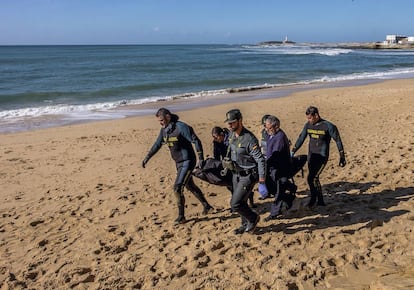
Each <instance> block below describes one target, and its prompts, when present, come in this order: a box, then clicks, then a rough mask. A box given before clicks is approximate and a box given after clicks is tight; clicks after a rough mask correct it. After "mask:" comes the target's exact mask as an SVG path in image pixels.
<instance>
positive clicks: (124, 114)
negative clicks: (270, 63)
mask: <svg viewBox="0 0 414 290" xmlns="http://www.w3.org/2000/svg"><path fill="white" fill-rule="evenodd" d="M396 79H410V78H396ZM384 81H388V79H363V80H346V81H335V82H327V83H320V82H317V83H308V84H287V85H281V86H270V85H269V86H267V85H263V86H251V87H241V88H234V89H227V90H224V91H227V93H226V94H217V95H208V96H196V97H191V96H189V97H183V98H172V99H171V100H158V101H154V102H149V103H143V104H137V105H134V104H131V105H125V106H121V107H118V108H116V109H112V110H108V111H102V112H95V113H90V114H88V115H85V116H84V117H82V118H80V117H79V118H72V117H70V116H66V117H65V115H45V116H39V117H29V118H22V120H20V121H13V122H8V121H7V120H4V121H0V124H1V128H0V135H2V134H13V133H18V132H27V131H36V130H42V129H48V128H54V127H63V126H71V125H76V124H84V123H90V122H92V123H93V122H100V121H110V120H118V119H125V118H133V117H138V116H146V115H151V114H153V112H155V111H156V110H157V109H158V108H159V107H162V106H169V107H170V108H171V109H172V110H177V111H186V110H192V109H194V108H198V107H208V106H214V105H220V104H227V103H231V102H246V101H247V102H248V101H255V100H262V99H272V98H279V97H287V96H289V95H291V94H294V93H296V92H301V91H308V90H315V89H323V88H335V87H338V88H340V87H352V86H360V85H368V84H374V83H379V82H384Z"/></svg>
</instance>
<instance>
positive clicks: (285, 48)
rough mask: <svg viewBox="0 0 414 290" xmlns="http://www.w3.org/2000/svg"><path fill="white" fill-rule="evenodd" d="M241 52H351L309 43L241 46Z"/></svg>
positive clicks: (324, 53) (336, 53)
mask: <svg viewBox="0 0 414 290" xmlns="http://www.w3.org/2000/svg"><path fill="white" fill-rule="evenodd" d="M243 48H244V49H245V50H244V51H243V53H259V54H279V55H311V54H316V55H325V56H337V55H341V54H348V53H351V52H353V51H354V50H352V49H345V48H333V47H320V46H309V45H290V44H286V45H283V44H282V45H257V46H243Z"/></svg>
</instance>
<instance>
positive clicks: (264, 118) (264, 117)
mask: <svg viewBox="0 0 414 290" xmlns="http://www.w3.org/2000/svg"><path fill="white" fill-rule="evenodd" d="M269 116H270V115H269V114H266V115H264V116H263V117H262V125H263V124H264V123H266V119H267V118H268V117H269Z"/></svg>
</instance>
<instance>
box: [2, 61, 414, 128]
mask: <svg viewBox="0 0 414 290" xmlns="http://www.w3.org/2000/svg"><path fill="white" fill-rule="evenodd" d="M403 77H414V68H399V69H394V70H390V71H385V72H364V73H355V74H348V75H343V76H336V77H334V76H324V77H321V78H317V79H308V80H303V81H300V82H292V83H283V84H262V85H254V86H244V87H236V88H225V89H219V90H209V91H200V92H190V93H184V94H177V95H170V96H159V97H148V98H139V99H132V100H120V101H114V102H101V103H93V104H79V105H68V104H66V105H65V104H59V105H50V104H49V105H46V106H38V107H28V108H21V109H14V110H4V111H0V119H1V120H3V121H8V122H12V121H13V120H21V119H25V118H31V117H41V116H48V115H63V116H66V117H70V118H79V119H83V118H87V119H93V118H94V116H95V117H96V118H101V117H102V118H108V115H111V114H115V115H116V114H117V113H119V112H115V110H116V109H118V108H121V107H125V106H132V105H141V104H148V103H155V102H162V101H173V100H183V99H192V98H200V97H209V96H217V95H226V94H233V93H242V92H247V91H254V90H260V89H269V88H282V87H288V86H293V85H307V84H317V83H334V82H341V81H352V80H370V79H392V78H403Z"/></svg>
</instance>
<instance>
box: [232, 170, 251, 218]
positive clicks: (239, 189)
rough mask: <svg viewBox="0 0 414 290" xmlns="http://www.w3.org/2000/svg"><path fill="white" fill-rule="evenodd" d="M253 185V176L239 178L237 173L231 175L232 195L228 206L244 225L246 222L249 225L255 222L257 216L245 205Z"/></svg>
mask: <svg viewBox="0 0 414 290" xmlns="http://www.w3.org/2000/svg"><path fill="white" fill-rule="evenodd" d="M255 183H256V178H255V177H254V175H253V174H247V175H246V176H241V175H239V174H238V173H233V194H232V196H231V202H230V205H231V208H232V210H233V212H237V213H238V214H239V215H240V217H241V219H242V224H246V223H247V221H249V222H251V223H254V222H255V221H256V217H257V214H256V213H255V212H254V211H253V210H252V209H251V208H250V207H249V206H248V204H247V200H248V199H249V196H250V193H251V192H252V190H253V187H254V185H255Z"/></svg>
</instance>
